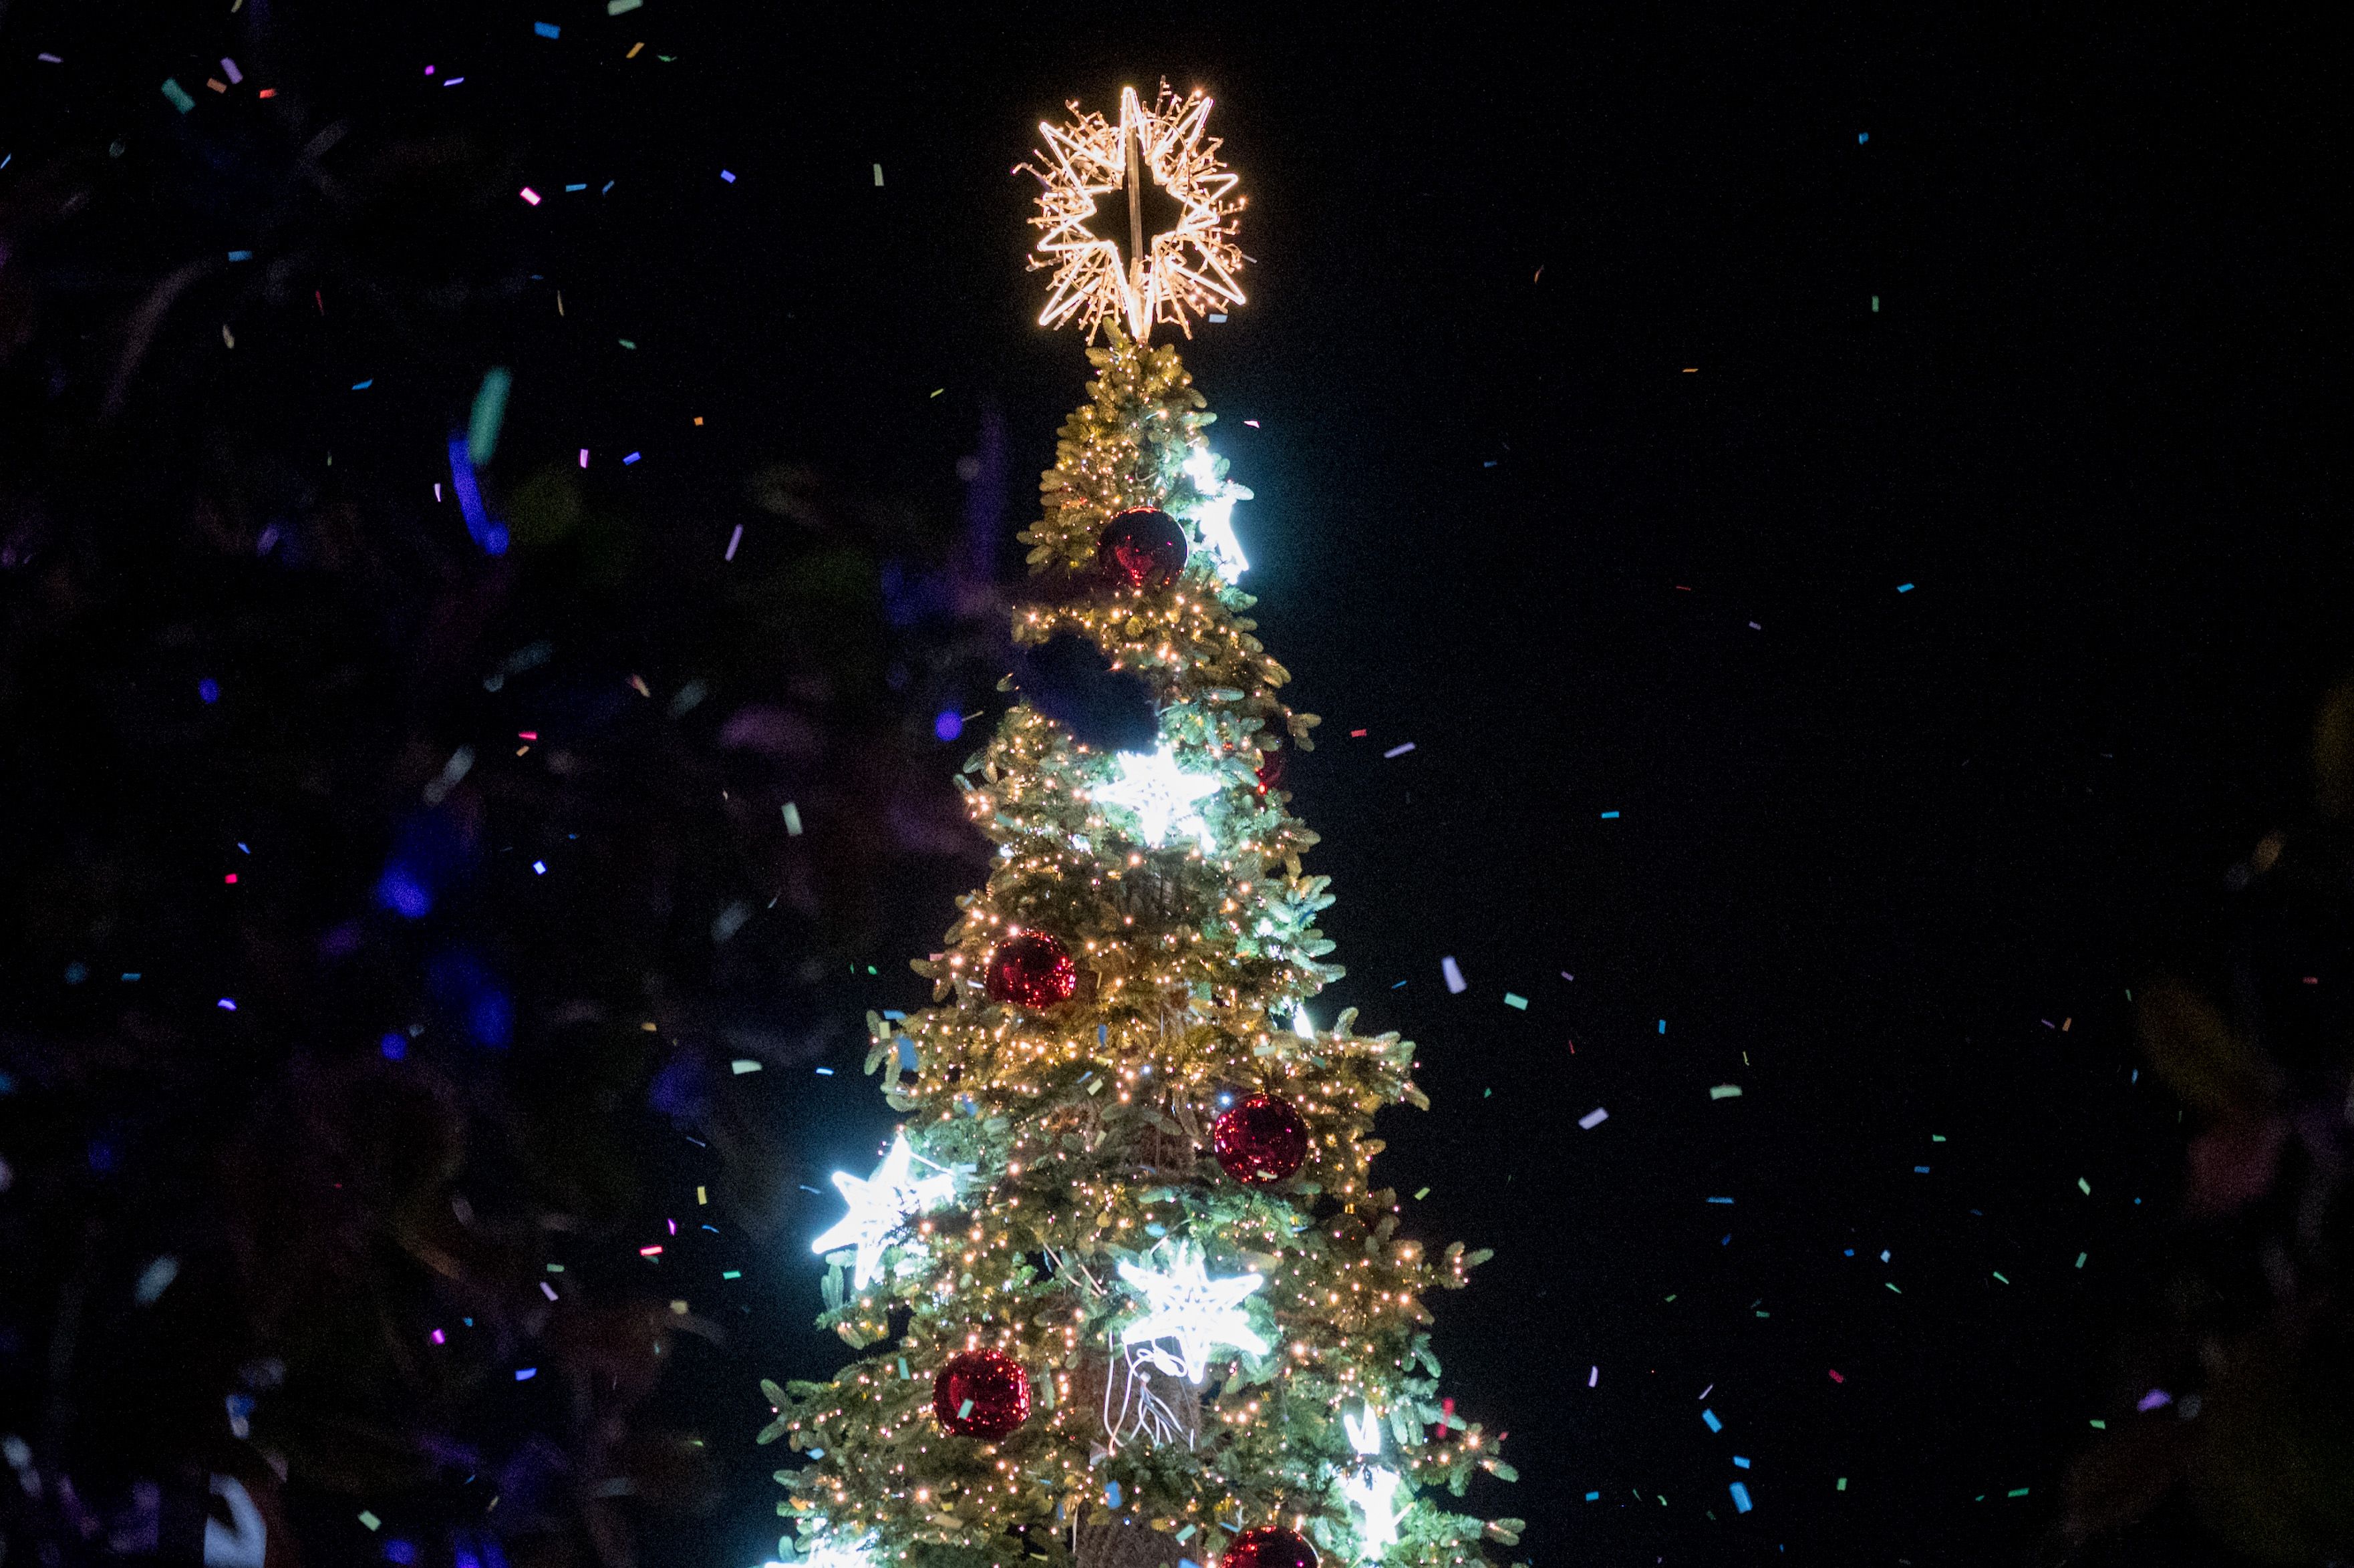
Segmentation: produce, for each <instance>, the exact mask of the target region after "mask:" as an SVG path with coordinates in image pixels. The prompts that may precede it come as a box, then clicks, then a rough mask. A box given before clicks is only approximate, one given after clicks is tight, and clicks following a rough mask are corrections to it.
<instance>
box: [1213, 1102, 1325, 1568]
mask: <svg viewBox="0 0 2354 1568" xmlns="http://www.w3.org/2000/svg"><path fill="white" fill-rule="evenodd" d="M1210 1143H1211V1146H1212V1147H1213V1148H1214V1149H1215V1150H1217V1153H1218V1163H1219V1164H1220V1165H1221V1166H1223V1167H1225V1172H1226V1174H1227V1175H1229V1176H1231V1177H1233V1178H1234V1179H1235V1181H1240V1182H1242V1183H1244V1184H1245V1185H1246V1186H1255V1185H1258V1184H1261V1183H1264V1182H1268V1181H1282V1180H1283V1179H1284V1178H1285V1177H1287V1176H1290V1175H1293V1174H1295V1173H1296V1172H1297V1171H1299V1168H1300V1167H1301V1166H1302V1165H1304V1164H1306V1163H1307V1162H1308V1124H1307V1123H1306V1122H1304V1121H1302V1120H1300V1119H1299V1112H1298V1111H1296V1110H1293V1109H1292V1108H1291V1105H1290V1102H1288V1101H1287V1100H1280V1099H1278V1098H1277V1097H1275V1096H1273V1095H1253V1096H1251V1097H1250V1098H1248V1099H1246V1100H1245V1101H1243V1103H1242V1104H1240V1105H1238V1106H1236V1107H1234V1109H1232V1110H1230V1111H1228V1112H1226V1114H1225V1115H1224V1116H1222V1117H1220V1118H1218V1119H1217V1121H1216V1122H1215V1123H1214V1124H1213V1125H1212V1126H1211V1128H1210ZM1235 1539H1236V1543H1237V1544H1239V1543H1240V1541H1241V1538H1240V1537H1236V1538H1235ZM1227 1550H1228V1551H1229V1552H1232V1551H1233V1550H1234V1548H1233V1547H1228V1548H1227Z"/></svg>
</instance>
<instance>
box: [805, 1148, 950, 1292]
mask: <svg viewBox="0 0 2354 1568" xmlns="http://www.w3.org/2000/svg"><path fill="white" fill-rule="evenodd" d="M915 1160H916V1151H915V1150H913V1149H912V1148H910V1147H909V1146H908V1143H907V1134H906V1133H904V1132H902V1133H900V1134H898V1135H897V1136H896V1137H895V1138H894V1139H892V1140H891V1151H890V1152H889V1153H888V1154H885V1156H884V1157H883V1163H882V1164H880V1165H878V1166H876V1167H875V1174H874V1175H872V1176H869V1177H866V1178H864V1180H862V1179H860V1178H859V1177H856V1176H853V1175H852V1174H851V1173H850V1172H849V1171H835V1172H834V1173H833V1184H834V1185H835V1186H836V1187H839V1188H840V1189H842V1196H843V1202H847V1203H848V1204H849V1205H850V1213H846V1214H844V1215H843V1217H842V1219H841V1221H840V1223H838V1224H835V1225H834V1227H833V1228H832V1230H830V1231H828V1232H826V1233H825V1234H823V1235H822V1236H820V1237H818V1238H817V1239H816V1240H815V1241H813V1242H811V1243H810V1251H811V1252H815V1253H827V1252H832V1251H833V1250H834V1249H835V1248H836V1247H845V1246H854V1247H856V1248H857V1249H858V1261H857V1264H856V1266H854V1270H853V1278H854V1283H855V1284H856V1286H857V1287H858V1288H859V1289H861V1290H864V1289H865V1288H866V1287H867V1286H868V1285H870V1284H872V1283H873V1282H874V1279H875V1274H876V1273H877V1272H878V1271H879V1270H880V1269H881V1268H882V1266H883V1249H884V1248H885V1247H886V1246H888V1245H890V1241H891V1235H892V1233H894V1232H895V1231H896V1230H898V1228H899V1227H900V1226H901V1225H903V1224H907V1217H908V1216H909V1215H910V1214H916V1213H922V1212H923V1211H924V1210H926V1209H928V1208H930V1207H931V1206H932V1205H933V1204H935V1203H944V1202H948V1201H949V1199H950V1198H952V1197H954V1196H956V1180H957V1179H956V1172H955V1171H935V1172H932V1173H928V1174H924V1175H917V1173H916V1171H915V1170H914V1165H915Z"/></svg>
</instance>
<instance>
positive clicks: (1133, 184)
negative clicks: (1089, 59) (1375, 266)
mask: <svg viewBox="0 0 2354 1568" xmlns="http://www.w3.org/2000/svg"><path fill="white" fill-rule="evenodd" d="M1066 107H1067V108H1068V109H1069V110H1070V111H1071V118H1070V120H1069V121H1067V122H1065V123H1064V124H1061V125H1048V124H1041V125H1040V126H1039V127H1038V133H1039V134H1040V135H1041V136H1043V137H1044V139H1045V151H1044V152H1043V153H1038V154H1033V156H1034V158H1035V159H1036V162H1034V163H1032V164H1024V165H1023V167H1025V168H1027V169H1028V170H1029V171H1030V173H1032V174H1033V175H1036V176H1037V177H1038V183H1039V185H1041V186H1043V187H1044V188H1043V189H1041V190H1040V191H1039V193H1038V216H1037V217H1034V218H1032V219H1031V220H1030V222H1031V225H1032V226H1033V227H1034V228H1036V229H1037V230H1038V231H1039V232H1038V245H1037V249H1036V251H1035V253H1034V255H1032V257H1031V258H1030V265H1031V266H1032V267H1033V268H1036V269H1046V268H1051V269H1052V270H1053V271H1054V277H1053V279H1052V281H1050V282H1049V284H1048V286H1047V291H1046V308H1045V309H1044V311H1043V312H1041V313H1039V316H1038V324H1039V325H1041V326H1060V325H1062V324H1063V323H1065V322H1067V321H1071V320H1073V319H1076V320H1077V321H1078V323H1079V324H1080V325H1082V326H1084V327H1085V328H1087V335H1088V336H1090V337H1093V336H1094V335H1095V331H1096V328H1097V325H1098V324H1099V323H1101V322H1102V321H1103V320H1104V318H1105V317H1107V316H1109V317H1111V318H1113V319H1114V320H1116V321H1122V322H1125V323H1126V324H1127V327H1128V333H1129V336H1130V337H1133V338H1134V339H1136V341H1137V342H1139V343H1142V342H1145V341H1146V340H1147V339H1148V338H1149V337H1150V335H1151V333H1152V328H1153V326H1154V325H1155V324H1156V323H1166V324H1168V325H1170V326H1173V327H1176V328H1177V329H1178V330H1179V331H1181V332H1182V333H1184V334H1186V335H1187V336H1188V337H1191V336H1192V335H1193V319H1192V318H1193V316H1195V315H1207V314H1209V313H1212V312H1214V311H1222V310H1225V308H1226V307H1227V306H1229V305H1239V304H1241V303H1242V302H1243V291H1242V289H1241V287H1240V286H1239V285H1238V284H1237V283H1236V282H1235V274H1236V273H1237V272H1239V271H1240V270H1242V266H1243V260H1244V258H1243V253H1242V249H1241V248H1240V247H1239V246H1237V245H1236V244H1235V217H1236V215H1237V214H1239V213H1240V212H1241V211H1242V209H1243V198H1242V197H1241V196H1237V195H1235V185H1236V184H1237V183H1238V180H1237V178H1236V176H1235V174H1234V172H1233V171H1232V170H1230V169H1228V168H1227V167H1226V166H1225V164H1223V163H1221V162H1219V161H1218V146H1219V141H1218V138H1217V137H1215V136H1209V135H1205V134H1204V132H1205V130H1206V128H1207V125H1208V122H1209V118H1210V101H1209V100H1208V99H1207V98H1205V97H1204V96H1203V95H1202V92H1201V90H1200V89H1198V88H1196V89H1195V90H1193V91H1192V92H1189V93H1187V94H1186V95H1185V96H1184V97H1183V98H1179V97H1178V96H1177V95H1176V94H1175V93H1173V92H1172V91H1171V90H1169V86H1168V84H1167V83H1166V82H1164V83H1162V84H1161V91H1160V93H1159V95H1158V96H1157V97H1155V98H1154V99H1153V101H1152V102H1151V104H1150V106H1148V105H1146V104H1145V103H1144V102H1143V101H1142V100H1140V99H1139V98H1138V97H1137V96H1136V90H1135V89H1134V88H1122V89H1121V90H1120V94H1119V119H1117V120H1108V119H1106V118H1105V117H1104V116H1103V115H1101V114H1097V113H1095V112H1093V111H1089V112H1087V113H1085V114H1082V113H1080V112H1079V106H1078V102H1077V101H1076V100H1073V101H1071V102H1070V103H1069V104H1068V105H1066ZM1098 197H1103V198H1108V201H1106V202H1105V203H1103V204H1101V205H1099V204H1098V201H1097V198H1098ZM1148 204H1149V205H1150V207H1151V208H1152V209H1155V210H1161V209H1168V208H1171V207H1173V208H1174V216H1173V217H1169V218H1168V219H1166V222H1167V224H1168V227H1166V228H1159V227H1152V226H1149V225H1148V223H1147V207H1148ZM1103 206H1108V207H1110V209H1111V210H1110V211H1108V212H1106V211H1104V210H1102V207H1103Z"/></svg>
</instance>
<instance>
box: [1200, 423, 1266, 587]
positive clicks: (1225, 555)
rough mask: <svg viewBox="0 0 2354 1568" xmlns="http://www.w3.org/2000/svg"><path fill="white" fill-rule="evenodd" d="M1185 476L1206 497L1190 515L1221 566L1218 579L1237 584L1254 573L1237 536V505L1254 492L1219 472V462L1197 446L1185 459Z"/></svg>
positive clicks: (1209, 452)
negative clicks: (1244, 575) (1251, 572)
mask: <svg viewBox="0 0 2354 1568" xmlns="http://www.w3.org/2000/svg"><path fill="white" fill-rule="evenodd" d="M1185 477H1186V478H1187V479H1190V480H1192V481H1193V488H1194V489H1195V490H1197V491H1199V492H1201V494H1202V500H1201V502H1200V503H1199V504H1198V505H1196V506H1194V507H1193V509H1192V510H1190V511H1189V512H1187V513H1186V515H1187V516H1189V517H1191V518H1193V525H1194V526H1195V527H1197V528H1199V529H1201V531H1202V543H1204V545H1207V546H1209V547H1210V554H1211V556H1213V557H1214V559H1215V560H1216V561H1217V563H1218V576H1220V577H1224V578H1225V580H1226V581H1228V582H1234V581H1235V580H1236V579H1237V578H1239V577H1241V576H1242V575H1243V574H1244V573H1245V572H1246V571H1248V570H1250V558H1249V557H1248V556H1245V555H1244V554H1243V546H1242V541H1241V540H1239V539H1237V538H1235V502H1237V501H1248V500H1249V499H1250V498H1251V493H1250V492H1249V491H1248V490H1246V489H1245V488H1244V487H1243V486H1241V485H1239V484H1236V483H1235V482H1233V481H1232V480H1229V479H1226V478H1225V477H1224V476H1222V475H1221V474H1220V473H1219V472H1218V460H1217V457H1216V456H1215V454H1214V453H1213V452H1212V451H1211V450H1210V449H1209V448H1207V447H1196V448H1194V449H1193V451H1192V452H1191V453H1190V454H1189V455H1188V456H1187V457H1186V459H1185Z"/></svg>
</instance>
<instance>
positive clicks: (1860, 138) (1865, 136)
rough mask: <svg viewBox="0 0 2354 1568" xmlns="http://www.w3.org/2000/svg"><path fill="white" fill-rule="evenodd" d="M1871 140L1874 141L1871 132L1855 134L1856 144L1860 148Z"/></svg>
mask: <svg viewBox="0 0 2354 1568" xmlns="http://www.w3.org/2000/svg"><path fill="white" fill-rule="evenodd" d="M1871 140H1872V132H1869V131H1859V132H1856V133H1855V144H1856V145H1857V146H1859V147H1861V146H1862V145H1863V144H1864V143H1866V142H1869V141H1871Z"/></svg>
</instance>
